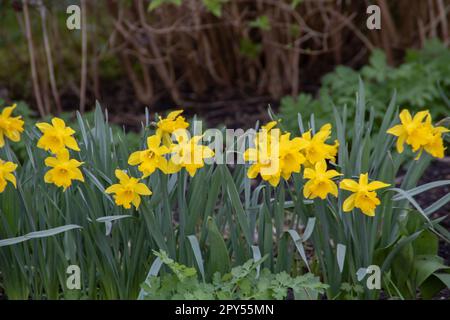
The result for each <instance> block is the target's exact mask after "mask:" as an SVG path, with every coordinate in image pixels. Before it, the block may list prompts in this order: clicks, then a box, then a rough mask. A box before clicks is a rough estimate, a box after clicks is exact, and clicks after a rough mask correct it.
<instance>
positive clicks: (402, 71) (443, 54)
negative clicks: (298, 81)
mask: <svg viewBox="0 0 450 320" xmlns="http://www.w3.org/2000/svg"><path fill="white" fill-rule="evenodd" d="M449 72H450V49H448V48H447V47H446V46H445V45H444V44H443V43H441V42H439V41H438V40H431V41H428V42H427V43H426V44H425V46H424V48H423V49H421V50H408V52H407V54H406V57H405V62H404V63H403V64H401V65H400V66H399V67H398V68H392V67H390V66H389V65H388V64H387V62H386V56H385V54H384V53H383V51H381V50H379V49H377V50H375V51H373V53H372V55H371V56H370V59H369V64H368V65H366V66H364V67H363V68H361V70H359V71H356V70H353V69H351V68H349V67H346V66H338V67H336V69H335V70H334V71H333V72H332V73H329V74H327V75H325V76H324V77H323V78H322V88H321V89H320V91H319V96H318V98H317V99H314V98H313V97H312V96H311V95H310V94H304V93H302V94H300V95H299V96H298V97H285V98H283V99H282V100H281V107H280V108H281V115H280V117H281V118H282V119H283V120H284V123H285V127H286V128H287V129H289V130H295V129H296V128H297V113H299V112H300V113H301V114H302V116H303V117H304V118H308V117H310V115H311V114H312V113H314V116H315V119H316V123H317V124H318V126H320V125H322V124H323V123H325V122H328V121H329V115H330V113H331V112H332V109H331V106H332V105H333V104H334V105H336V106H338V107H342V106H344V105H347V106H348V109H347V111H348V114H349V116H350V117H352V116H354V115H355V108H356V107H355V93H356V92H357V91H358V81H359V79H362V80H363V82H364V87H365V92H366V100H367V103H368V106H369V107H370V108H373V110H374V117H375V125H376V126H379V125H380V124H381V121H382V120H383V117H384V115H385V112H386V108H387V103H388V102H389V99H390V97H391V95H392V93H393V92H394V91H397V103H398V104H399V105H400V106H401V107H402V108H408V109H410V110H412V111H418V110H422V109H429V110H430V112H431V113H432V115H433V116H434V117H435V118H439V117H444V116H447V115H448V108H449V107H450V105H449V104H448V102H446V101H445V99H444V98H443V96H442V95H446V96H448V95H449V93H450V79H449V77H448V74H449ZM350 133H351V132H350Z"/></svg>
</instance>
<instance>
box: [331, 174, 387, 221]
mask: <svg viewBox="0 0 450 320" xmlns="http://www.w3.org/2000/svg"><path fill="white" fill-rule="evenodd" d="M389 186H390V184H387V183H383V182H380V181H373V182H370V183H369V174H368V173H365V174H361V175H360V176H359V182H356V181H353V180H351V179H344V180H342V181H341V183H340V188H341V189H342V190H348V191H351V192H353V194H352V195H351V196H350V197H348V198H347V199H346V200H345V201H344V205H343V209H344V212H350V211H352V210H353V209H354V208H355V207H356V208H359V209H361V211H362V213H364V214H365V215H367V216H369V217H373V216H375V209H376V207H377V206H378V205H379V204H380V199H378V198H377V193H376V192H375V190H378V189H382V188H386V187H389Z"/></svg>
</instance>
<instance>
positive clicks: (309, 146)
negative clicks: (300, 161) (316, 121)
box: [300, 123, 339, 167]
mask: <svg viewBox="0 0 450 320" xmlns="http://www.w3.org/2000/svg"><path fill="white" fill-rule="evenodd" d="M331 129H332V126H331V124H329V123H327V124H325V125H323V126H322V128H320V130H319V132H317V133H316V134H315V135H312V131H311V130H309V131H307V132H305V133H303V134H302V137H301V138H300V144H301V151H302V153H303V155H304V156H305V158H306V162H305V166H306V167H314V165H315V164H316V163H318V162H322V161H324V160H330V161H332V162H335V161H336V154H337V152H338V148H339V142H338V141H337V140H336V141H335V142H334V144H333V145H329V144H327V143H326V141H327V140H328V139H329V138H330V137H331Z"/></svg>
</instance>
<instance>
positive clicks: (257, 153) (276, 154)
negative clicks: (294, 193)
mask: <svg viewBox="0 0 450 320" xmlns="http://www.w3.org/2000/svg"><path fill="white" fill-rule="evenodd" d="M270 124H274V122H272V123H269V124H268V126H265V127H263V129H262V131H261V132H258V133H257V134H256V136H255V147H254V148H249V149H247V150H245V152H244V160H245V161H252V162H254V163H253V164H252V165H251V166H250V168H249V169H248V171H247V177H248V178H250V179H255V178H256V177H257V176H258V175H260V176H261V178H262V179H263V180H264V181H267V182H269V183H270V184H271V185H272V186H277V185H278V183H279V182H280V177H281V166H280V143H279V142H280V138H279V132H280V131H279V129H274V130H271V129H272V128H273V126H272V127H270Z"/></svg>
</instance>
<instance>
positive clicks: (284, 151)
mask: <svg viewBox="0 0 450 320" xmlns="http://www.w3.org/2000/svg"><path fill="white" fill-rule="evenodd" d="M301 145H302V142H301V140H300V138H294V139H292V140H291V139H290V133H285V134H283V135H282V136H281V138H280V166H281V176H282V177H283V178H284V179H285V180H288V179H289V177H290V176H291V174H292V173H294V172H295V173H300V169H301V166H302V164H304V163H305V161H306V159H305V157H304V155H303V154H302V153H301V152H300V150H301Z"/></svg>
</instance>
